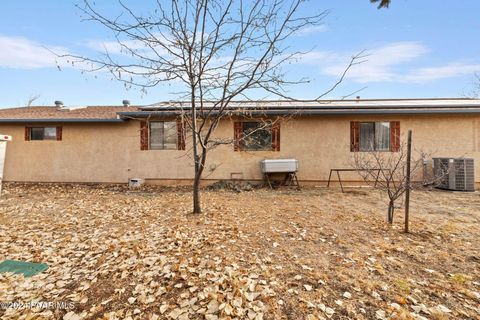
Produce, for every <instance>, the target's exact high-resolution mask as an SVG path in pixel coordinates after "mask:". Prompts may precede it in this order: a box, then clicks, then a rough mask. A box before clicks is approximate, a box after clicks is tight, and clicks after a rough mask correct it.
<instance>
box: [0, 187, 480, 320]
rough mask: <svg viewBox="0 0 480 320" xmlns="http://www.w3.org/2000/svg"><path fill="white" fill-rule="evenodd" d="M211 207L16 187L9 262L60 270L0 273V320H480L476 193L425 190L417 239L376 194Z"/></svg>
mask: <svg viewBox="0 0 480 320" xmlns="http://www.w3.org/2000/svg"><path fill="white" fill-rule="evenodd" d="M202 196H203V197H202V202H203V206H204V208H205V210H204V213H203V214H201V215H192V214H189V211H190V202H191V201H190V192H189V191H188V190H187V189H170V188H154V187H144V188H142V189H138V190H128V189H126V188H125V187H123V186H78V185H19V184H9V185H6V186H5V193H4V194H3V195H2V197H1V198H0V237H1V238H0V261H2V260H4V259H17V260H23V261H32V262H44V263H48V265H49V269H48V270H47V271H45V272H43V273H41V274H38V275H36V276H34V277H31V278H24V277H23V276H20V275H13V274H6V273H3V274H0V303H3V304H2V305H0V317H1V319H62V318H63V319H70V320H72V319H204V318H205V319H235V318H236V319H328V318H331V319H389V318H390V319H480V307H479V306H480V253H479V251H480V250H479V248H480V236H479V235H480V223H479V222H480V194H479V193H478V192H475V193H456V192H445V191H438V190H433V191H415V192H414V193H413V194H412V205H411V210H410V211H411V227H410V228H411V233H410V234H408V235H407V234H404V233H403V232H402V230H403V226H402V220H403V216H402V213H403V210H402V209H397V214H396V217H395V222H394V225H393V226H389V225H388V224H387V223H386V222H385V217H386V210H387V205H386V201H385V198H384V197H382V194H381V193H379V192H377V191H374V190H371V189H368V188H359V189H351V190H349V191H348V192H346V193H341V192H340V191H339V190H338V189H335V188H332V189H326V188H305V189H302V190H301V191H296V190H288V189H284V190H275V191H272V190H266V189H258V190H252V191H248V192H232V191H225V190H216V191H207V190H205V191H204V192H203V194H202ZM8 302H16V303H17V305H16V307H15V308H13V307H9V306H11V305H8V304H5V303H8ZM39 302H43V304H41V303H39ZM28 303H30V305H28ZM35 303H37V304H35ZM7 307H8V308H7Z"/></svg>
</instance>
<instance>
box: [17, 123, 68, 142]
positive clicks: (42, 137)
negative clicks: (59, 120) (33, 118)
mask: <svg viewBox="0 0 480 320" xmlns="http://www.w3.org/2000/svg"><path fill="white" fill-rule="evenodd" d="M39 129H40V130H39ZM47 129H51V131H52V132H50V134H47ZM34 131H37V132H36V133H35V134H34ZM61 140H62V127H59V126H38V125H33V126H26V127H25V141H61Z"/></svg>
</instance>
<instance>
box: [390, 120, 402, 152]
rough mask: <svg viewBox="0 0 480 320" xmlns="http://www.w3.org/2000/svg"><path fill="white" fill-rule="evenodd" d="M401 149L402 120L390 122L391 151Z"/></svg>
mask: <svg viewBox="0 0 480 320" xmlns="http://www.w3.org/2000/svg"><path fill="white" fill-rule="evenodd" d="M399 150H400V121H391V122H390V151H392V152H398V151H399Z"/></svg>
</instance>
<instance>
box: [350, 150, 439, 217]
mask: <svg viewBox="0 0 480 320" xmlns="http://www.w3.org/2000/svg"><path fill="white" fill-rule="evenodd" d="M366 149H368V150H365V151H364V152H361V151H357V152H355V153H354V155H353V163H352V166H353V168H354V169H356V170H357V172H358V173H359V174H360V176H361V177H362V178H363V180H364V181H365V182H366V183H367V184H368V185H370V186H372V187H374V188H375V189H378V190H381V191H384V192H385V193H386V195H387V196H388V211H387V220H388V222H389V223H393V215H394V210H395V203H396V201H397V200H398V199H400V198H401V197H402V196H403V195H404V194H405V192H406V191H407V190H409V189H410V190H412V189H416V188H420V187H423V186H426V185H431V184H434V183H435V182H438V181H439V179H441V177H439V176H436V177H435V176H430V177H429V176H427V175H425V174H421V173H422V172H423V169H424V163H425V160H426V159H428V158H429V156H428V155H427V154H426V153H425V152H423V151H416V152H415V155H414V156H413V157H412V159H411V163H410V175H411V177H413V179H414V180H413V181H411V182H410V181H409V175H408V171H407V166H408V162H407V157H408V148H407V144H406V142H405V141H402V143H401V144H400V146H399V147H398V151H396V152H391V151H375V150H374V149H375V147H374V142H371V143H370V147H369V148H368V147H367V148H366Z"/></svg>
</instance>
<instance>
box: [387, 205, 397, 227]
mask: <svg viewBox="0 0 480 320" xmlns="http://www.w3.org/2000/svg"><path fill="white" fill-rule="evenodd" d="M394 210H395V203H394V202H393V201H392V200H390V202H389V203H388V215H387V218H388V223H390V224H393V211H394Z"/></svg>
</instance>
